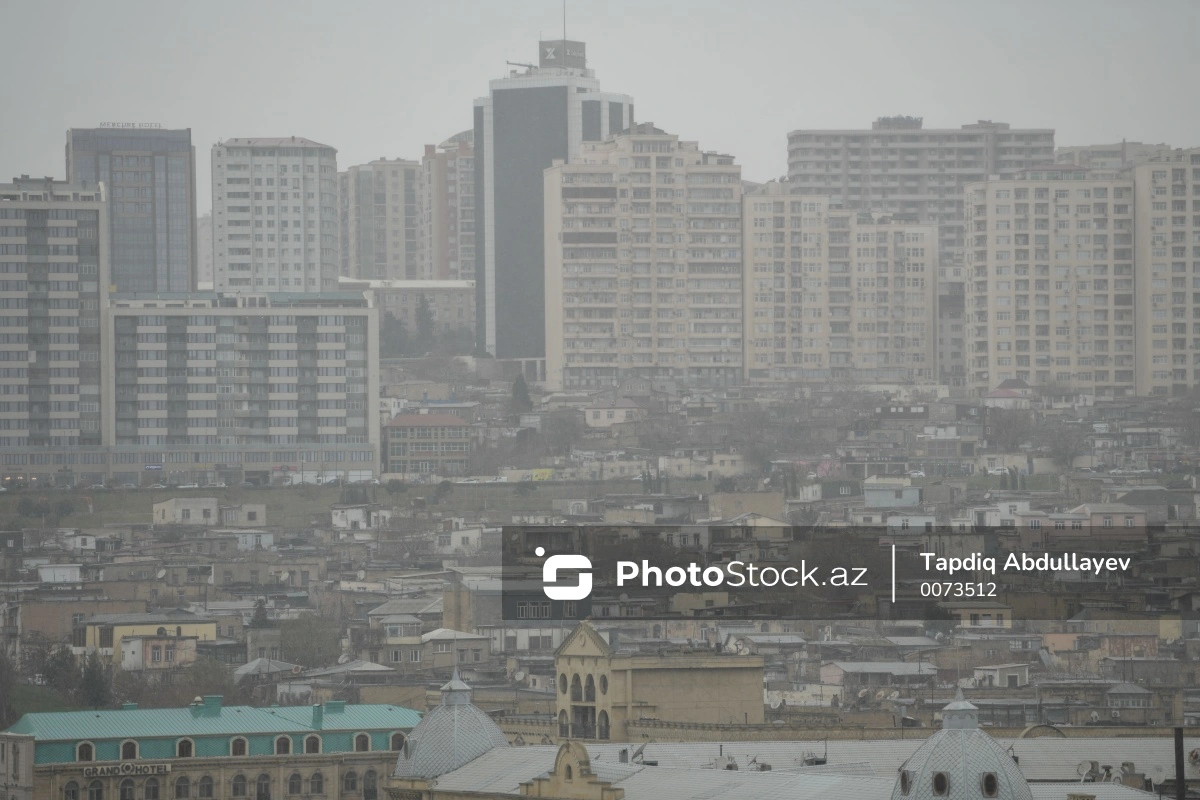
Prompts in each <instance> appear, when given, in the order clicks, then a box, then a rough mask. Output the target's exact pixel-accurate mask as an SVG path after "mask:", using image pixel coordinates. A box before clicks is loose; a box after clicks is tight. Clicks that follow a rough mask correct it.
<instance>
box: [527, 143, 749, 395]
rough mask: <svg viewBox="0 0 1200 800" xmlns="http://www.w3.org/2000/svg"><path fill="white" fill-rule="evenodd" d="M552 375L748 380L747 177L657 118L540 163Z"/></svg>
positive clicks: (708, 382)
mask: <svg viewBox="0 0 1200 800" xmlns="http://www.w3.org/2000/svg"><path fill="white" fill-rule="evenodd" d="M544 180H545V189H544V192H545V194H544V196H545V198H546V203H545V263H546V273H545V274H546V280H545V342H546V381H547V383H548V384H549V385H550V386H552V387H555V388H567V387H575V388H597V387H605V386H615V385H617V384H618V383H619V382H620V380H621V379H622V378H623V377H626V376H641V377H653V378H670V379H674V380H677V381H679V382H680V383H686V384H690V385H693V386H714V385H728V384H736V383H740V382H741V380H742V348H743V341H742V339H743V336H744V327H743V325H744V320H743V318H742V221H741V213H742V207H741V202H742V181H741V167H739V166H737V165H736V164H734V163H733V158H732V157H730V156H725V155H717V154H714V153H705V152H702V151H701V150H700V148H699V147H698V146H697V144H696V143H695V142H681V141H679V137H677V136H674V135H672V134H668V133H665V132H664V131H661V130H659V129H657V128H655V127H654V126H653V125H650V124H642V125H636V126H634V127H633V128H632V129H630V131H629V132H628V133H625V134H621V135H619V136H615V137H613V138H610V139H609V140H607V141H605V142H602V143H591V142H585V143H583V144H582V145H581V147H580V152H579V154H578V155H577V156H575V157H574V158H573V159H572V160H571V162H570V163H566V164H564V163H556V164H555V165H554V167H553V168H551V169H548V170H546V171H545V176H544Z"/></svg>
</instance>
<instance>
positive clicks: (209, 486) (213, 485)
mask: <svg viewBox="0 0 1200 800" xmlns="http://www.w3.org/2000/svg"><path fill="white" fill-rule="evenodd" d="M204 488H205V489H224V488H226V486H225V484H224V483H222V482H221V481H217V482H216V483H206V484H204Z"/></svg>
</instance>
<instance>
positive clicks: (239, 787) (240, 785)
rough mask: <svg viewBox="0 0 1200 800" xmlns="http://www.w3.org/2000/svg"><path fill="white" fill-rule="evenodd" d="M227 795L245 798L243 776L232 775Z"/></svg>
mask: <svg viewBox="0 0 1200 800" xmlns="http://www.w3.org/2000/svg"><path fill="white" fill-rule="evenodd" d="M229 794H230V796H231V797H245V796H246V776H245V775H234V776H233V786H231V787H230V791H229Z"/></svg>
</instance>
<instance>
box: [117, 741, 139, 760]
mask: <svg viewBox="0 0 1200 800" xmlns="http://www.w3.org/2000/svg"><path fill="white" fill-rule="evenodd" d="M137 757H138V745H137V742H132V741H130V742H121V760H122V761H134V760H136V759H137Z"/></svg>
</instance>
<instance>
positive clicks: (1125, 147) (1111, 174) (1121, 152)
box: [1054, 142, 1173, 180]
mask: <svg viewBox="0 0 1200 800" xmlns="http://www.w3.org/2000/svg"><path fill="white" fill-rule="evenodd" d="M1172 152H1173V149H1172V148H1171V146H1170V145H1167V144H1143V143H1142V142H1115V143H1113V144H1084V145H1071V146H1066V147H1059V148H1057V149H1056V150H1055V151H1054V161H1055V163H1057V164H1065V165H1068V166H1074V167H1087V168H1088V169H1089V170H1091V171H1090V172H1089V173H1088V178H1091V179H1093V180H1094V179H1096V178H1117V177H1120V174H1119V173H1120V172H1121V170H1123V169H1127V168H1129V167H1132V166H1135V165H1137V164H1143V163H1145V162H1147V161H1150V160H1153V159H1159V158H1169V157H1170V156H1171V153H1172Z"/></svg>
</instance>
